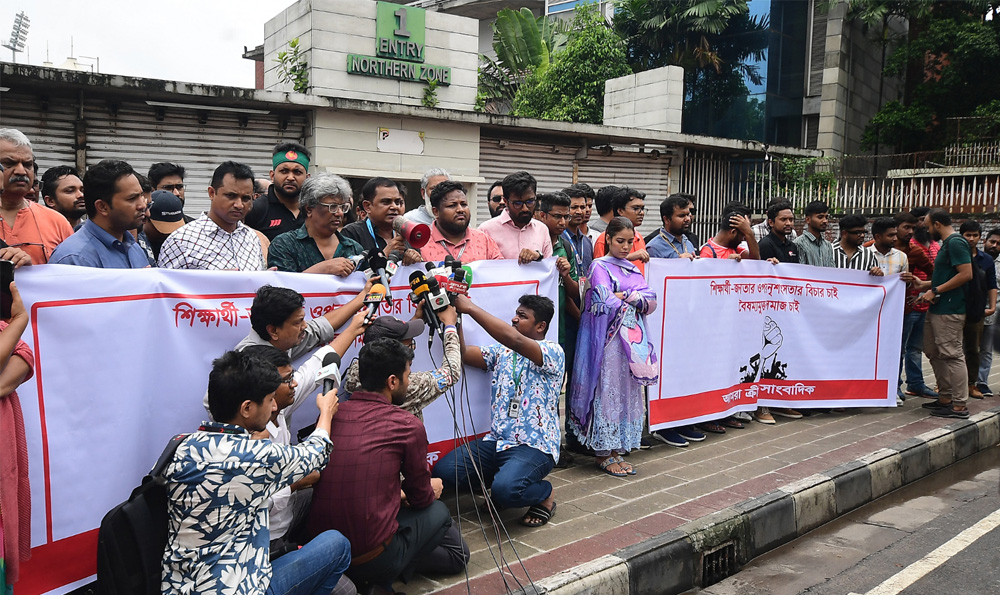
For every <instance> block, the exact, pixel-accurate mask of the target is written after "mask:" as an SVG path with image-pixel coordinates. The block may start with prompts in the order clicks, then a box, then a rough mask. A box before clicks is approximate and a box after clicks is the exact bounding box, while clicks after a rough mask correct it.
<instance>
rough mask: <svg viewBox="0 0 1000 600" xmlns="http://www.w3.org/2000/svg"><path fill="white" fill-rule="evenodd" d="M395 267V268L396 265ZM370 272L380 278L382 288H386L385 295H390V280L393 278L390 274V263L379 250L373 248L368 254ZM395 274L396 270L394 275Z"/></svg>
mask: <svg viewBox="0 0 1000 600" xmlns="http://www.w3.org/2000/svg"><path fill="white" fill-rule="evenodd" d="M393 267H395V264H394V265H393ZM368 270H369V271H371V272H372V274H373V275H378V276H379V279H381V281H382V286H383V287H384V288H385V292H384V293H388V291H389V278H390V277H391V276H392V275H390V274H389V261H388V260H387V259H386V258H385V255H384V254H382V251H381V250H379V249H378V248H372V250H371V251H370V252H369V253H368ZM395 272H396V271H395V268H394V269H393V273H395Z"/></svg>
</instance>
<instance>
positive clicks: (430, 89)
mask: <svg viewBox="0 0 1000 600" xmlns="http://www.w3.org/2000/svg"><path fill="white" fill-rule="evenodd" d="M437 89H438V80H437V79H431V80H430V81H428V82H427V86H426V87H424V97H423V98H421V99H420V103H421V104H423V105H424V106H426V107H427V108H434V107H436V106H437V105H438V102H439V100H438V93H437Z"/></svg>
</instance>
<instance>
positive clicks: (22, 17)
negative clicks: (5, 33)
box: [3, 10, 31, 62]
mask: <svg viewBox="0 0 1000 600" xmlns="http://www.w3.org/2000/svg"><path fill="white" fill-rule="evenodd" d="M30 25H31V19H29V18H28V15H26V14H24V11H23V10H22V11H21V12H19V13H17V16H15V17H14V28H13V29H11V31H10V40H8V41H6V42H4V43H3V47H4V48H10V55H11V59H12V60H13V61H14V62H17V53H18V52H23V51H24V42H25V41H26V40H27V39H28V27H29V26H30Z"/></svg>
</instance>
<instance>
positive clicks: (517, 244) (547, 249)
mask: <svg viewBox="0 0 1000 600" xmlns="http://www.w3.org/2000/svg"><path fill="white" fill-rule="evenodd" d="M537 187H538V183H537V182H536V181H535V178H534V177H532V176H531V174H530V173H528V172H527V171H518V172H516V173H511V174H510V175H508V176H506V177H504V180H503V197H504V199H505V200H506V201H507V209H506V210H505V211H504V212H503V213H501V214H500V216H499V217H496V218H493V219H490V220H489V221H486V222H485V223H483V224H482V225H480V226H479V230H480V231H482V232H484V233H486V234H487V235H489V236H490V237H491V238H493V240H494V241H495V242H496V243H497V246H499V247H500V253H501V254H503V257H504V258H511V259H513V258H516V259H517V261H518V262H519V263H521V264H522V265H523V264H527V263H529V262H531V261H537V260H542V259H543V258H548V257H550V256H552V239H551V238H550V237H549V228H548V227H546V226H545V225H544V224H543V223H542V222H541V221H535V220H533V219H532V218H531V217H532V214H533V213H534V212H535V191H536V190H537Z"/></svg>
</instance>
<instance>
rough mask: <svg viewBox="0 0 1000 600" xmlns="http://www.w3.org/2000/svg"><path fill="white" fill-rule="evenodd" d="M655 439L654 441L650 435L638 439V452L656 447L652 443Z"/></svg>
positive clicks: (653, 437)
mask: <svg viewBox="0 0 1000 600" xmlns="http://www.w3.org/2000/svg"><path fill="white" fill-rule="evenodd" d="M655 439H656V437H655V436H650V435H644V436H642V437H641V438H639V450H649V449H650V448H652V447H653V446H655V445H656V443H655V441H654V440H655Z"/></svg>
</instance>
